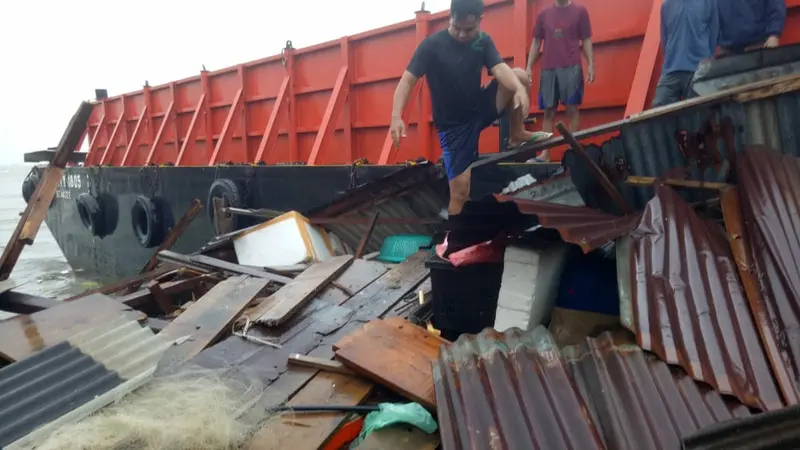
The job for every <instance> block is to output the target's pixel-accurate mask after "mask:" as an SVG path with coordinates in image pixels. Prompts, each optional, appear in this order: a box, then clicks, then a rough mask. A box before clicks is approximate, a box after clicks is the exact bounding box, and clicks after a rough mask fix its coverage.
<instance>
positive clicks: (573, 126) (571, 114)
mask: <svg viewBox="0 0 800 450" xmlns="http://www.w3.org/2000/svg"><path fill="white" fill-rule="evenodd" d="M556 77H557V79H558V87H559V97H561V99H562V102H563V103H564V107H565V108H566V110H567V120H568V123H569V124H568V129H569V131H571V132H573V133H574V132H576V131H578V130H579V129H580V113H579V112H578V108H580V106H581V104H582V103H583V88H584V84H583V68H582V67H581V65H580V64H578V65H575V66H572V67H564V68H562V69H557V70H556Z"/></svg>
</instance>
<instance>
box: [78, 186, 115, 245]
mask: <svg viewBox="0 0 800 450" xmlns="http://www.w3.org/2000/svg"><path fill="white" fill-rule="evenodd" d="M75 203H76V204H77V207H78V215H79V216H80V218H81V223H83V226H85V227H86V228H87V229H88V230H89V231H90V232H91V233H92V236H97V237H99V238H103V237H105V236H107V235H108V229H107V228H108V227H106V214H105V212H104V210H103V204H102V202H100V201H99V200H98V199H97V198H96V197H94V196H92V195H91V194H86V193H84V194H81V195H79V196H78V198H76V199H75Z"/></svg>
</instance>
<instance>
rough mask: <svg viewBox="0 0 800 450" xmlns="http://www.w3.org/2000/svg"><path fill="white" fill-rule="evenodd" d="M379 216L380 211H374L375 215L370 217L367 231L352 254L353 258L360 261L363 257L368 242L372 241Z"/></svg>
mask: <svg viewBox="0 0 800 450" xmlns="http://www.w3.org/2000/svg"><path fill="white" fill-rule="evenodd" d="M380 215H381V213H380V211H375V214H373V215H372V220H371V221H370V222H369V226H368V227H367V231H365V232H364V235H363V236H361V241H359V243H358V248H357V249H356V252H355V253H353V257H354V258H356V259H361V257H362V256H364V251H366V249H367V244H369V240H370V239H372V232H373V231H375V224H376V223H377V222H378V218H379V217H380Z"/></svg>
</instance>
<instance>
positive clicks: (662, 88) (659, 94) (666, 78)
mask: <svg viewBox="0 0 800 450" xmlns="http://www.w3.org/2000/svg"><path fill="white" fill-rule="evenodd" d="M682 94H683V91H682V89H681V83H680V78H679V77H678V76H676V75H675V74H672V73H667V74H661V78H659V79H658V84H656V93H655V95H654V97H653V106H652V107H653V108H657V107H659V106H664V105H669V104H670V103H675V102H678V101H680V100H681V95H682Z"/></svg>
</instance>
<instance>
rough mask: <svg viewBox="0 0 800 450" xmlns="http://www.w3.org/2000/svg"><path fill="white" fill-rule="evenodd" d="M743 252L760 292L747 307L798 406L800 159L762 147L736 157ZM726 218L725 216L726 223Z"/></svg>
mask: <svg viewBox="0 0 800 450" xmlns="http://www.w3.org/2000/svg"><path fill="white" fill-rule="evenodd" d="M737 166H738V179H739V192H740V196H741V210H742V216H743V219H744V223H745V227H744V228H745V230H743V235H744V237H745V241H746V242H747V243H748V244H749V245H746V248H745V251H749V252H750V255H749V256H750V257H749V261H748V262H749V263H750V264H751V265H752V264H754V265H755V267H754V268H751V270H752V271H753V272H755V279H756V280H757V286H758V288H759V289H760V291H761V292H760V295H758V294H759V293H754V294H751V296H753V297H757V298H751V305H753V308H754V309H755V311H754V313H755V314H756V317H759V318H760V319H761V320H762V321H763V323H764V326H763V328H762V330H763V332H764V333H772V335H767V336H764V337H763V339H765V340H767V342H768V343H770V344H773V345H774V346H776V347H777V349H776V352H777V353H779V355H776V356H775V357H774V358H773V363H774V364H784V366H780V367H779V369H780V368H785V369H786V373H785V376H784V378H783V379H781V381H784V383H783V385H784V386H785V387H784V390H785V391H788V392H787V393H786V395H787V397H788V398H789V399H790V400H791V403H797V402H798V391H800V389H798V386H797V379H798V374H799V373H800V369H799V368H798V365H799V364H800V259H798V255H800V158H797V157H794V156H790V155H782V154H780V153H778V152H777V151H775V150H772V149H768V148H763V147H760V146H758V147H749V148H745V149H744V150H743V152H742V153H741V154H740V156H739V158H738V163H737ZM727 220H728V217H727V216H726V221H727Z"/></svg>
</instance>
